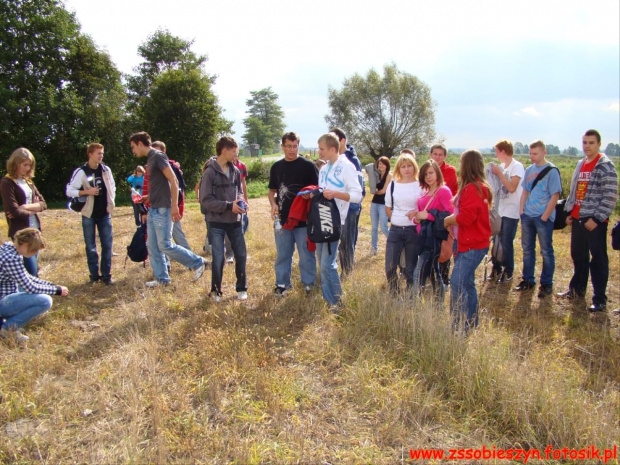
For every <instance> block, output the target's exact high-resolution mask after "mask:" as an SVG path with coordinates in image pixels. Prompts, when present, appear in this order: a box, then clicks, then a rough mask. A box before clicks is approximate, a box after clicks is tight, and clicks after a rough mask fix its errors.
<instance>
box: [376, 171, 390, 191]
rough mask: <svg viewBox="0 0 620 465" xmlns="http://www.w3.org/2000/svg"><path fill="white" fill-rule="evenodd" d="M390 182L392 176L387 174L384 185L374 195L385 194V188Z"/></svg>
mask: <svg viewBox="0 0 620 465" xmlns="http://www.w3.org/2000/svg"><path fill="white" fill-rule="evenodd" d="M390 181H392V175H391V174H390V173H388V175H387V178H385V184H384V185H383V188H382V189H379V190H378V191H375V195H383V194H385V192H386V191H387V186H388V184H389V183H390Z"/></svg>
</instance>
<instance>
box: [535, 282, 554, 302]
mask: <svg viewBox="0 0 620 465" xmlns="http://www.w3.org/2000/svg"><path fill="white" fill-rule="evenodd" d="M551 294H553V284H541V285H540V287H539V288H538V298H539V299H544V298H545V297H547V296H548V295H551Z"/></svg>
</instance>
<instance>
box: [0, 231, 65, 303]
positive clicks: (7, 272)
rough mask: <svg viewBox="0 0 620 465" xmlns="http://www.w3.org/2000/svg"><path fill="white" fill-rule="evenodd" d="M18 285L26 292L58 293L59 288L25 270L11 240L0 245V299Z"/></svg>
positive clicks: (14, 291) (11, 292) (13, 292)
mask: <svg viewBox="0 0 620 465" xmlns="http://www.w3.org/2000/svg"><path fill="white" fill-rule="evenodd" d="M17 286H20V287H21V288H22V290H23V291H24V292H27V293H28V294H48V295H60V293H61V291H62V290H61V288H60V286H56V285H54V284H52V283H50V282H47V281H44V280H42V279H39V278H36V277H34V276H32V275H30V274H28V272H27V271H26V268H25V267H24V261H23V259H22V257H21V255H19V254H18V253H17V249H16V248H15V246H14V245H13V243H12V242H5V243H4V244H3V245H2V246H0V299H4V298H5V297H6V296H7V295H10V294H15V293H16V292H18V291H17Z"/></svg>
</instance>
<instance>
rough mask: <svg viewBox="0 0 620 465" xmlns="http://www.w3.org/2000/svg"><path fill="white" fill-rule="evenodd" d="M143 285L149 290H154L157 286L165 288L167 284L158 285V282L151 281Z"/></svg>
mask: <svg viewBox="0 0 620 465" xmlns="http://www.w3.org/2000/svg"><path fill="white" fill-rule="evenodd" d="M144 285H145V286H146V287H150V288H155V287H159V286H167V285H168V284H166V283H160V282H159V281H157V280H156V279H155V280H153V281H147V282H146V283H144Z"/></svg>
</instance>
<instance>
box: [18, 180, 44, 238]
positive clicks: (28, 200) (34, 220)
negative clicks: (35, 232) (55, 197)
mask: <svg viewBox="0 0 620 465" xmlns="http://www.w3.org/2000/svg"><path fill="white" fill-rule="evenodd" d="M15 183H16V184H17V185H18V186H19V187H20V188H21V190H23V191H24V194H26V203H32V189H31V188H30V186H29V185H28V183H27V182H26V181H25V180H23V179H16V180H15ZM28 226H30V227H31V228H37V229H39V222H38V221H37V217H36V216H35V215H30V218H28Z"/></svg>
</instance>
